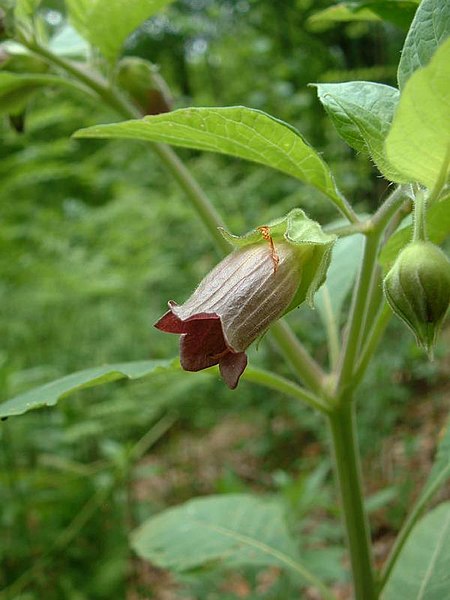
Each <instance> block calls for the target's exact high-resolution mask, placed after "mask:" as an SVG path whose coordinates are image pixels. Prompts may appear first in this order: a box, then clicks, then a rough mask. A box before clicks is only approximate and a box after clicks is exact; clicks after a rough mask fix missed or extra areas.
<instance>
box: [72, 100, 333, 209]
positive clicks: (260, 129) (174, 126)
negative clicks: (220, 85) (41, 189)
mask: <svg viewBox="0 0 450 600" xmlns="http://www.w3.org/2000/svg"><path fill="white" fill-rule="evenodd" d="M75 137H93V138H129V139H136V140H146V141H151V142H165V143H167V144H172V145H174V146H183V147H186V148H195V149H198V150H210V151H211V152H220V153H222V154H229V155H231V156H237V157H239V158H244V159H246V160H251V161H254V162H257V163H261V164H263V165H267V166H269V167H272V168H274V169H278V170H280V171H283V172H284V173H287V174H289V175H293V176H294V177H297V178H298V179H300V180H301V181H304V182H306V183H309V184H311V185H313V186H315V187H316V188H318V189H319V190H321V191H322V192H324V193H325V194H326V195H327V196H329V197H330V198H331V199H332V200H333V201H334V203H335V204H336V205H338V206H340V207H341V206H342V198H341V196H340V194H339V191H338V190H337V188H336V184H335V182H334V180H333V177H332V175H331V172H330V170H329V168H328V166H327V165H326V164H325V163H324V161H323V160H322V159H321V158H320V156H319V155H318V154H317V152H316V151H315V150H314V149H313V148H311V146H309V145H308V144H307V143H306V142H305V141H304V139H303V138H302V136H301V135H300V133H299V132H298V131H297V130H296V129H294V128H293V127H290V126H289V125H287V124H286V123H284V122H283V121H279V120H278V119H275V118H273V117H271V116H270V115H268V114H266V113H264V112H261V111H259V110H255V109H251V108H246V107H244V106H234V107H225V108H183V109H180V110H176V111H173V112H171V113H166V114H161V115H156V116H148V117H144V118H143V119H140V120H132V121H124V122H122V123H113V124H111V125H98V126H94V127H88V128H87V129H81V130H80V131H77V132H76V134H75Z"/></svg>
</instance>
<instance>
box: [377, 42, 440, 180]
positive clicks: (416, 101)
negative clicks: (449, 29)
mask: <svg viewBox="0 0 450 600" xmlns="http://www.w3.org/2000/svg"><path fill="white" fill-rule="evenodd" d="M449 81H450V39H449V40H447V41H446V42H444V43H443V44H442V46H440V47H439V48H438V50H437V51H436V53H435V55H434V56H433V58H432V59H431V61H430V63H429V64H428V65H427V66H426V67H424V68H422V69H419V70H418V71H416V72H415V73H414V74H413V75H412V76H411V77H410V79H409V81H408V83H407V84H406V86H405V89H404V90H403V92H402V94H401V96H400V102H399V105H398V109H397V112H396V114H395V116H394V121H393V123H392V127H391V130H390V132H389V134H388V136H387V138H386V156H387V159H388V160H389V162H390V163H391V164H392V165H393V166H394V167H395V169H396V171H398V172H399V173H401V174H402V177H401V178H398V179H397V178H394V181H399V182H400V183H402V182H404V181H405V180H406V181H408V182H409V181H410V182H419V183H422V184H424V185H425V186H427V187H428V188H430V189H432V188H433V187H434V185H435V183H436V181H437V180H438V178H439V176H440V174H441V172H442V169H443V166H444V162H447V165H446V167H445V168H446V169H447V170H448V167H449V165H448V160H449V149H450V88H449Z"/></svg>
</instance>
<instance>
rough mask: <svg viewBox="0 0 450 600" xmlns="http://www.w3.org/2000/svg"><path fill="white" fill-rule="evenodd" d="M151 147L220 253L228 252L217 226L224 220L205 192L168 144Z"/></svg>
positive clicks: (222, 223) (222, 225) (227, 245)
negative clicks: (187, 200) (182, 192)
mask: <svg viewBox="0 0 450 600" xmlns="http://www.w3.org/2000/svg"><path fill="white" fill-rule="evenodd" d="M152 148H153V150H154V151H155V152H156V154H157V155H158V157H159V159H160V160H161V162H162V163H163V164H164V166H165V167H166V168H167V170H168V171H170V173H171V174H172V176H173V177H174V179H175V180H176V181H177V182H178V184H179V185H180V186H181V188H182V189H183V190H184V192H185V194H186V195H187V196H188V198H189V200H190V201H191V204H192V207H193V208H194V210H195V212H196V213H197V215H198V216H199V217H200V220H201V221H202V223H203V225H204V226H205V227H206V229H207V231H208V232H209V234H210V235H211V237H212V239H213V241H214V243H215V245H216V247H217V248H218V249H219V250H220V252H221V253H222V254H228V253H229V252H230V249H231V247H230V244H229V243H228V242H227V241H226V239H225V238H224V237H223V235H222V234H221V233H220V231H219V229H218V227H225V225H224V222H223V221H222V218H221V217H220V215H219V213H218V212H217V211H216V209H215V208H214V206H213V205H212V203H211V202H210V200H209V198H208V197H207V196H206V194H205V192H204V191H203V190H202V189H201V187H200V186H199V185H198V183H197V181H196V180H195V179H194V178H193V177H192V175H191V174H190V172H189V170H188V169H187V168H186V167H185V165H184V164H183V162H182V161H181V160H180V159H179V158H178V156H177V155H176V154H175V152H174V151H173V150H172V149H171V148H170V147H169V146H166V145H164V144H153V145H152Z"/></svg>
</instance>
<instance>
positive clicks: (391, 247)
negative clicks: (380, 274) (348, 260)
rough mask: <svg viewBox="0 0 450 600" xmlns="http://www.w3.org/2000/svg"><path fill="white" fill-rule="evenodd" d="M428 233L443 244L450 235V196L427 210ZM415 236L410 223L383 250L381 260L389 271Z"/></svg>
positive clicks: (435, 240) (437, 242)
mask: <svg viewBox="0 0 450 600" xmlns="http://www.w3.org/2000/svg"><path fill="white" fill-rule="evenodd" d="M427 234H428V237H429V239H430V241H431V242H433V243H435V244H438V245H439V244H442V242H443V241H444V240H445V239H446V238H447V237H448V236H449V235H450V197H448V198H445V199H444V200H441V201H440V202H435V203H434V204H433V205H432V206H430V208H429V209H428V211H427ZM412 237H413V226H412V225H408V226H407V227H403V229H400V230H399V231H397V232H396V233H395V234H394V235H393V236H392V237H390V238H389V241H388V242H387V244H386V245H385V246H384V248H383V250H382V251H381V254H380V257H379V262H380V264H381V265H382V267H383V271H384V272H387V271H388V270H389V269H390V267H391V266H392V264H393V263H394V261H395V259H396V257H397V255H398V253H399V252H400V250H401V249H402V248H403V246H406V244H407V243H408V242H410V241H411V240H412Z"/></svg>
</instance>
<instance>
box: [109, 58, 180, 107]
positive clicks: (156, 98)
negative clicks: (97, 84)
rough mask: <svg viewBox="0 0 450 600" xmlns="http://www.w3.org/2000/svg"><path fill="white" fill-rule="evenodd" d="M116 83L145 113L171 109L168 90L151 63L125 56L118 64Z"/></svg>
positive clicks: (171, 101) (170, 97)
mask: <svg viewBox="0 0 450 600" xmlns="http://www.w3.org/2000/svg"><path fill="white" fill-rule="evenodd" d="M117 82H118V84H119V85H120V86H121V87H122V88H123V89H124V90H126V91H127V92H128V94H129V95H130V96H131V98H132V99H133V102H135V104H136V105H137V106H138V107H139V108H140V109H141V110H142V112H143V113H144V114H145V115H158V114H160V113H164V112H169V111H171V110H172V104H173V100H172V96H171V93H170V90H169V88H168V86H167V84H166V82H165V81H164V79H163V78H162V77H161V75H160V74H159V73H158V68H157V67H156V66H155V65H153V64H152V63H150V62H148V61H147V60H144V59H143V58H137V57H135V56H126V57H125V58H123V59H122V60H121V61H120V63H119V66H118V72H117Z"/></svg>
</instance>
